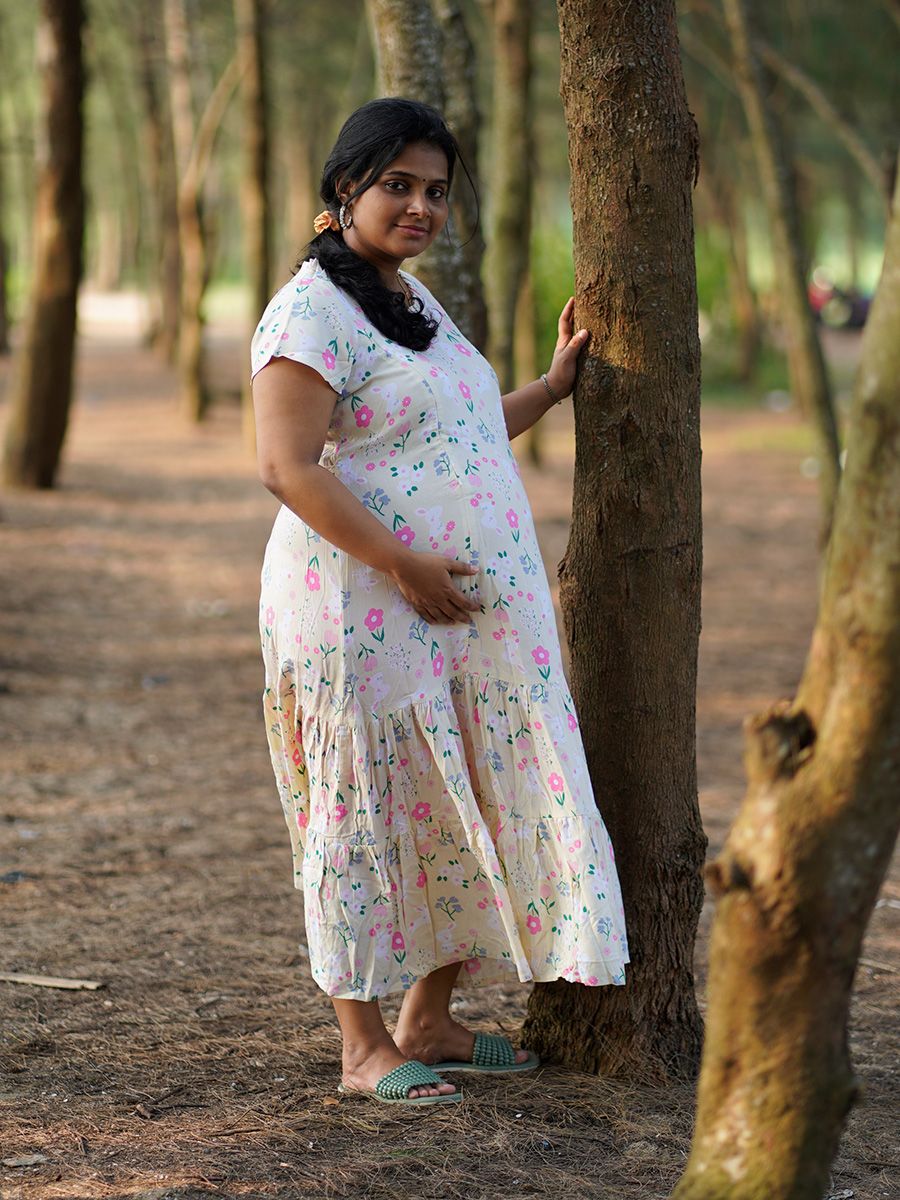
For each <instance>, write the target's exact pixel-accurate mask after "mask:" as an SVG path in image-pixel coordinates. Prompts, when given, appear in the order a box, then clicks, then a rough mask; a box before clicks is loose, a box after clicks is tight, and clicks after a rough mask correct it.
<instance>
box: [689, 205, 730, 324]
mask: <svg viewBox="0 0 900 1200" xmlns="http://www.w3.org/2000/svg"><path fill="white" fill-rule="evenodd" d="M694 258H695V262H696V267H697V303H698V306H699V308H700V311H701V312H702V313H704V314H705V315H706V316H707V317H708V318H709V321H710V322H711V324H712V326H713V328H719V327H724V328H730V327H731V325H732V314H731V306H730V304H729V302H728V299H729V298H728V242H727V234H726V231H725V230H724V229H722V228H721V227H720V226H717V225H712V224H704V225H702V226H700V225H698V226H697V228H696V231H695V234H694Z"/></svg>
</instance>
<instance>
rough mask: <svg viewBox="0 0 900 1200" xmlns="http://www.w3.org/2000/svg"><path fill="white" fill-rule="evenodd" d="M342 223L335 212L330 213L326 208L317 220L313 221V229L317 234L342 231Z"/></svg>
mask: <svg viewBox="0 0 900 1200" xmlns="http://www.w3.org/2000/svg"><path fill="white" fill-rule="evenodd" d="M340 227H341V226H340V222H339V221H338V219H337V217H336V216H335V215H334V213H333V212H329V211H328V209H327V208H324V209H323V210H322V211H321V212H320V213H319V215H318V216H317V217H316V219H315V220H314V221H313V228H314V229H315V231H316V233H322V232H323V231H324V230H326V229H340Z"/></svg>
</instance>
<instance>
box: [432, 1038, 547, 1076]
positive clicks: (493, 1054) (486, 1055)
mask: <svg viewBox="0 0 900 1200" xmlns="http://www.w3.org/2000/svg"><path fill="white" fill-rule="evenodd" d="M540 1065H541V1060H540V1059H539V1058H538V1056H537V1055H536V1054H535V1053H534V1052H533V1051H529V1054H528V1057H527V1058H526V1059H525V1061H524V1062H519V1063H517V1062H516V1052H515V1050H514V1049H513V1045H512V1042H511V1041H510V1040H509V1038H506V1037H504V1036H503V1034H502V1033H476V1034H475V1047H474V1050H473V1051H472V1061H471V1062H439V1063H434V1065H433V1066H432V1070H434V1071H484V1072H485V1073H487V1074H491V1075H505V1074H507V1073H508V1072H510V1071H533V1070H534V1068H535V1067H539V1066H540Z"/></svg>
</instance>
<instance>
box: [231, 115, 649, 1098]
mask: <svg viewBox="0 0 900 1200" xmlns="http://www.w3.org/2000/svg"><path fill="white" fill-rule="evenodd" d="M457 155H458V147H457V144H456V141H455V139H454V137H453V135H452V133H451V132H450V131H449V129H448V128H447V126H446V124H445V123H444V121H443V119H442V118H441V116H440V114H439V113H437V112H436V111H435V110H434V109H432V108H430V107H428V106H426V105H423V104H419V103H416V102H413V101H410V100H403V99H393V98H387V99H379V100H373V101H371V102H370V103H368V104H365V105H363V106H362V107H361V108H359V109H357V111H356V112H354V113H353V114H352V115H351V116H350V117H349V118H348V119H347V121H346V122H345V124H344V126H343V128H342V130H341V132H340V135H339V137H338V139H337V142H336V144H335V146H334V149H333V150H332V152H331V155H330V157H329V159H328V161H327V163H326V164H325V168H324V171H323V175H322V184H321V196H322V199H323V200H324V202H325V205H326V208H325V210H324V211H323V212H322V213H321V214H320V215H319V216H318V217H317V218H316V221H315V228H316V232H317V236H316V237H314V238H313V240H312V241H311V242H310V243H309V244H308V246H307V247H306V248H305V250H306V253H305V254H304V256H303V258H302V260H301V262H300V263H299V264H298V267H297V269H296V274H295V275H294V276H293V278H292V279H291V280H290V281H289V282H288V283H286V284H285V285H284V287H282V288H281V289H280V291H278V292H277V293H276V295H275V296H274V297H273V298H272V300H271V301H270V303H269V305H268V307H267V308H266V311H265V312H264V314H263V316H262V317H261V319H260V322H259V325H258V328H257V331H256V334H255V336H254V339H253V345H252V349H251V354H252V373H253V396H254V407H255V413H256V426H257V448H258V457H259V465H260V475H261V478H262V480H263V482H264V483H265V485H266V487H267V488H268V489H269V490H270V491H271V492H273V493H274V495H275V496H277V497H278V499H279V500H281V502H282V507H281V509H280V510H279V512H278V515H277V517H276V519H275V524H274V527H273V529H272V533H271V537H270V539H269V543H268V546H267V548H266V553H265V561H264V564H263V570H262V593H261V599H260V635H261V638H262V650H263V658H264V662H265V669H266V682H265V691H264V697H263V703H264V711H265V721H266V731H267V736H268V743H269V748H270V751H271V755H272V764H273V768H274V771H275V776H276V780H277V782H278V787H279V792H280V796H281V803H282V807H283V810H284V815H285V819H286V821H287V825H288V829H289V830H290V835H291V847H292V853H293V866H294V885H295V886H296V887H297V888H298V889H302V891H303V897H304V913H305V923H306V933H307V942H308V945H309V955H310V964H311V969H312V975H313V978H314V980H315V981H316V983H317V984H318V985H319V987H320V988H322V989H323V990H324V991H325V992H326V994H327V995H328V996H330V997H331V998H332V1000H333V1003H334V1007H335V1011H336V1015H337V1019H338V1021H339V1023H340V1027H341V1032H342V1036H343V1071H342V1081H341V1090H343V1091H355V1092H361V1093H365V1094H367V1095H370V1096H373V1097H377V1098H379V1099H382V1100H388V1101H394V1102H402V1103H416V1104H434V1103H448V1102H453V1101H458V1100H459V1099H460V1097H461V1093H460V1092H459V1090H458V1089H457V1088H456V1087H455V1086H454V1085H453V1084H452V1083H450V1082H449V1081H446V1080H444V1079H443V1077H442V1075H441V1072H452V1071H455V1070H460V1071H462V1070H484V1071H496V1072H500V1071H516V1070H520V1071H521V1070H531V1069H533V1068H534V1067H535V1066H536V1065H537V1062H538V1060H537V1058H536V1056H535V1055H534V1054H533V1053H529V1052H528V1051H527V1050H518V1051H516V1050H514V1049H513V1047H512V1045H511V1044H510V1042H509V1041H508V1040H507V1039H506V1038H503V1037H500V1036H499V1035H495V1034H482V1033H473V1032H472V1031H471V1030H467V1029H466V1028H464V1027H463V1026H462V1025H459V1024H457V1023H456V1022H455V1021H453V1020H452V1018H451V1016H450V1013H449V1000H450V994H451V991H452V989H453V987H454V985H455V984H456V983H457V976H458V975H460V973H461V978H460V980H459V982H462V983H464V984H482V983H492V982H497V981H499V980H510V979H512V980H516V979H518V980H523V981H525V980H553V979H566V980H570V981H573V982H577V983H582V984H586V985H588V986H602V985H605V984H616V985H621V984H624V982H625V969H624V965H625V963H627V962H628V949H627V943H626V934H625V927H624V920H623V914H622V900H621V894H620V890H619V882H618V878H617V875H616V870H615V864H614V858H613V851H612V847H611V845H610V840H609V837H608V834H607V831H606V827H605V826H604V824H603V820H602V818H601V816H600V813H599V811H598V809H597V803H596V800H595V797H594V795H593V792H592V789H591V783H590V779H589V776H588V772H587V765H586V762H585V757H584V749H583V746H582V741H581V735H580V733H579V726H578V714H577V712H576V710H575V706H574V704H573V702H572V697H571V695H570V693H569V690H568V688H567V686H566V680H565V677H564V675H563V670H562V662H561V654H560V646H559V641H558V637H557V633H556V623H555V619H554V613H553V604H552V600H551V596H550V589H549V586H548V583H547V577H546V574H545V572H544V567H543V564H542V560H541V554H540V550H539V548H538V543H537V538H536V536H535V529H534V524H533V521H532V516H531V511H530V507H529V503H528V499H527V497H526V494H525V491H524V489H523V486H522V482H521V480H520V477H519V471H518V466H517V463H516V459H515V456H514V455H513V452H512V449H511V447H510V439H511V438H513V437H515V436H517V435H518V434H520V433H522V432H523V431H524V430H526V429H528V428H529V427H530V426H531V425H533V424H534V422H535V421H537V420H538V418H539V417H540V416H541V415H542V414H543V413H544V412H545V411H546V410H547V408H548V407H549V406H550V405H551V404H553V403H554V402H556V401H557V400H558V399H561V398H563V397H565V396H567V395H569V394H570V392H571V389H572V386H573V384H574V377H575V366H576V359H577V356H578V353H579V351H580V350H581V348H582V346H583V345H584V343H585V339H586V334H585V331H584V330H580V331H579V332H578V333H576V334H574V335H573V331H572V325H573V321H572V313H573V308H574V302H573V301H572V300H569V302H568V303H567V304H566V306H565V308H564V309H563V311H562V313H561V315H560V318H559V338H558V340H557V344H556V350H555V353H554V356H553V361H552V363H551V365H550V367H549V369H548V371H547V373H546V375H544V376H542V377H541V378H540V379H538V380H535V381H534V382H533V383H529V384H528V385H527V386H525V387H522V388H519V389H517V390H516V391H513V392H510V393H509V394H508V395H505V396H501V395H500V390H499V387H498V381H497V376H496V375H495V373H494V371H493V369H492V368H491V366H490V365H489V364H488V363H487V361H486V360H485V359H484V358H483V357H482V355H481V354H480V353H479V352H478V350H477V349H476V348H475V346H474V345H473V344H472V343H471V342H469V341H468V340H467V339H466V337H465V336H464V335H463V334H462V333H461V332H460V330H459V329H458V328H457V326H456V325H455V324H454V323H453V321H452V319H451V318H450V316H449V315H448V314H447V312H446V311H445V310H444V309H443V308H442V307H441V305H440V303H439V302H438V301H437V300H436V299H435V297H434V296H433V295H432V294H431V292H430V291H429V290H428V289H427V288H426V287H424V286H423V284H422V283H421V282H420V281H419V280H418V279H416V278H415V276H413V275H410V274H408V273H407V272H405V271H403V270H401V269H400V265H401V263H402V262H403V261H404V260H405V259H407V258H411V257H415V256H416V255H418V254H421V253H422V251H423V250H425V249H426V248H427V247H428V246H430V245H431V244H432V242H433V241H434V240H435V238H437V236H438V235H439V234H440V233H441V231H442V230H443V228H444V225H445V224H446V221H447V217H448V211H449V210H448V193H449V190H450V186H451V183H452V180H453V169H454V164H455V160H456V157H457ZM397 991H403V992H404V993H405V994H404V998H403V1003H402V1007H401V1010H400V1015H399V1020H398V1024H397V1028H396V1029H395V1031H394V1034H393V1037H392V1036H391V1035H390V1034H389V1033H388V1031H387V1030H386V1028H385V1026H384V1022H383V1020H382V1017H381V1013H380V1011H379V1007H378V1000H379V998H380V997H382V996H385V995H387V994H388V993H391V992H397Z"/></svg>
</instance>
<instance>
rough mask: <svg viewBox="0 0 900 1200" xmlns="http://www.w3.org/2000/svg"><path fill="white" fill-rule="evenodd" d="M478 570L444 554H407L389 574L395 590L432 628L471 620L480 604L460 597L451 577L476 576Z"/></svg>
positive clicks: (413, 552) (466, 597) (416, 551)
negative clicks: (395, 585)
mask: <svg viewBox="0 0 900 1200" xmlns="http://www.w3.org/2000/svg"><path fill="white" fill-rule="evenodd" d="M478 570H479V568H478V567H476V566H473V565H472V564H471V563H465V562H459V560H458V559H455V558H449V557H447V556H446V555H444V554H429V553H426V552H424V551H420V550H410V551H409V553H408V554H406V555H404V556H403V558H402V559H401V560H400V563H399V565H398V566H396V567H395V568H394V570H393V571H392V572H391V577H392V579H393V580H394V582H395V583H396V584H397V587H398V588H399V589H400V591H401V592H402V593H403V595H404V596H405V597H406V599H407V600H408V601H409V603H410V604H411V605H412V606H413V608H414V609H415V610H416V612H417V613H419V615H420V616H422V617H424V618H425V620H426V621H429V622H430V623H431V624H432V625H452V624H453V623H454V622H456V621H465V622H466V623H467V624H468V622H469V621H470V620H471V614H472V613H473V612H480V610H481V604H480V603H479V602H478V601H477V600H471V599H469V597H468V596H464V595H463V593H462V592H461V591H460V590H459V588H458V587H457V586H456V584H455V583H454V582H453V576H454V575H476V574H477V573H478Z"/></svg>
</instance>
